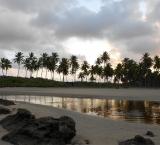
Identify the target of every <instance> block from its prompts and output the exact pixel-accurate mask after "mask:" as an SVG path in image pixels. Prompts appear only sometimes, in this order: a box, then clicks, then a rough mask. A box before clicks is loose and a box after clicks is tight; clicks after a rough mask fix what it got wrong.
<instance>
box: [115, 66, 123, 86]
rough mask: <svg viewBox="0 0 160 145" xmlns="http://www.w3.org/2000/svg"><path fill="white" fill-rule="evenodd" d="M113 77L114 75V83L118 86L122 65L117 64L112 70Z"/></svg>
mask: <svg viewBox="0 0 160 145" xmlns="http://www.w3.org/2000/svg"><path fill="white" fill-rule="evenodd" d="M114 75H115V82H116V81H118V85H119V81H120V79H121V78H122V76H123V71H122V64H121V63H118V64H117V66H116V68H115V70H114Z"/></svg>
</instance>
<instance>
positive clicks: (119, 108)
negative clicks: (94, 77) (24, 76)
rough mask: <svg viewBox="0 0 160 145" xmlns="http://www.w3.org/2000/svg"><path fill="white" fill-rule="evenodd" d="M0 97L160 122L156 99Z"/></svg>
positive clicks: (104, 114) (122, 117)
mask: <svg viewBox="0 0 160 145" xmlns="http://www.w3.org/2000/svg"><path fill="white" fill-rule="evenodd" d="M0 98H3V99H7V100H13V101H25V102H30V103H33V104H42V105H49V106H53V107H58V108H64V109H69V110H72V111H77V112H81V113H86V114H88V115H95V116H99V117H105V118H110V119H114V120H122V121H129V122H142V123H147V124H160V102H157V101H130V100H107V99H92V98H66V97H53V96H30V95H23V96H22V95H18V96H17V95H12V96H0Z"/></svg>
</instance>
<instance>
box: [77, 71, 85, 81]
mask: <svg viewBox="0 0 160 145" xmlns="http://www.w3.org/2000/svg"><path fill="white" fill-rule="evenodd" d="M83 78H85V76H84V74H83V72H80V73H79V74H78V79H81V82H83Z"/></svg>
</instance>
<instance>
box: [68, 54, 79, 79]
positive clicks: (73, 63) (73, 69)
mask: <svg viewBox="0 0 160 145" xmlns="http://www.w3.org/2000/svg"><path fill="white" fill-rule="evenodd" d="M70 67H71V74H72V75H75V76H74V81H75V79H76V72H77V70H78V68H79V64H78V59H77V56H75V55H72V56H71V58H70Z"/></svg>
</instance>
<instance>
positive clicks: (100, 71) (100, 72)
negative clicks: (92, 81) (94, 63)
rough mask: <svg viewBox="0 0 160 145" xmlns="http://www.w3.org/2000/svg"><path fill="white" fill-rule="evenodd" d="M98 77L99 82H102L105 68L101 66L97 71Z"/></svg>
mask: <svg viewBox="0 0 160 145" xmlns="http://www.w3.org/2000/svg"><path fill="white" fill-rule="evenodd" d="M96 73H97V75H98V76H99V79H98V82H99V81H100V79H101V77H102V74H103V68H102V66H99V67H98V69H97V71H96Z"/></svg>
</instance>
